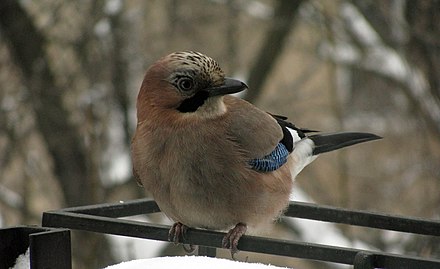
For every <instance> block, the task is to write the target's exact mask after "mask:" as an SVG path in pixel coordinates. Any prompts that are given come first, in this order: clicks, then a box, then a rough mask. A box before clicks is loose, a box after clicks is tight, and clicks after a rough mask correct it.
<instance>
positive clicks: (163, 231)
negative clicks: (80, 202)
mask: <svg viewBox="0 0 440 269" xmlns="http://www.w3.org/2000/svg"><path fill="white" fill-rule="evenodd" d="M43 225H44V226H47V227H63V228H70V229H79V230H85V231H91V232H98V233H106V234H115V235H124V236H131V237H140V238H147V239H153V240H161V241H168V231H169V229H170V227H169V226H165V225H158V224H150V223H145V222H138V221H132V220H121V219H112V218H108V217H101V216H92V215H87V214H78V213H72V212H49V213H44V214H43ZM224 235H225V234H224V233H220V232H214V231H207V230H201V229H189V230H188V231H187V232H186V234H185V240H184V241H183V242H182V243H185V244H193V245H199V246H210V247H215V248H221V242H222V239H223V237H224ZM238 248H239V249H240V250H243V251H253V252H260V253H266V254H273V255H282V256H290V257H296V258H304V259H315V260H321V261H331V262H336V263H344V264H353V260H354V257H355V256H356V253H357V252H358V250H351V249H346V248H339V247H330V246H324V245H317V244H310V243H301V242H293V241H285V240H275V239H269V238H263V237H254V236H243V237H242V238H241V239H240V242H239V245H238Z"/></svg>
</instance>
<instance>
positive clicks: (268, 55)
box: [244, 0, 303, 102]
mask: <svg viewBox="0 0 440 269" xmlns="http://www.w3.org/2000/svg"><path fill="white" fill-rule="evenodd" d="M302 2H303V0H296V1H293V0H279V1H278V6H277V7H276V9H275V12H274V14H273V21H272V25H271V26H270V28H269V29H268V31H267V34H266V39H265V40H264V42H263V45H262V46H261V49H260V52H259V54H258V55H259V56H258V58H257V60H256V61H255V63H254V65H253V67H252V68H251V71H250V74H249V79H248V84H249V85H248V86H249V89H250V90H249V91H247V92H246V95H245V96H244V99H246V100H248V101H251V102H252V101H255V100H256V99H257V98H258V96H259V95H260V93H261V91H262V89H263V85H264V83H265V81H266V78H267V77H268V75H269V72H270V71H271V70H272V67H273V66H274V64H275V63H276V61H277V59H278V57H279V56H280V55H281V53H282V51H283V47H284V43H285V41H286V39H287V37H288V35H289V33H290V30H291V29H292V23H293V21H294V19H295V17H296V14H298V9H299V7H300V5H301V3H302Z"/></svg>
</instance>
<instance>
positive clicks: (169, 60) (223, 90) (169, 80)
mask: <svg viewBox="0 0 440 269" xmlns="http://www.w3.org/2000/svg"><path fill="white" fill-rule="evenodd" d="M246 88H247V86H246V84H244V83H243V82H241V81H238V80H235V79H231V78H226V77H225V75H224V73H223V71H222V70H221V68H220V66H219V65H218V63H217V62H216V61H215V60H213V59H212V58H210V57H208V56H206V55H203V54H201V53H198V52H192V51H185V52H175V53H172V54H169V55H167V56H165V57H163V58H162V59H160V60H158V61H157V62H155V63H154V64H153V65H152V66H151V67H150V68H149V69H148V70H147V73H146V74H145V77H144V81H143V82H142V86H141V89H140V92H139V96H138V117H139V113H140V112H141V111H142V110H144V109H146V108H145V107H143V106H148V107H149V108H159V109H167V110H169V109H171V110H175V111H178V112H179V113H192V112H197V113H199V114H201V115H206V116H210V115H211V116H212V115H218V114H221V113H224V112H225V111H223V110H225V107H224V103H223V100H222V96H224V95H226V94H230V93H236V92H240V91H242V90H244V89H246ZM140 110H141V111H140Z"/></svg>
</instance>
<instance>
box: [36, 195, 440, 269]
mask: <svg viewBox="0 0 440 269" xmlns="http://www.w3.org/2000/svg"><path fill="white" fill-rule="evenodd" d="M156 212H160V209H159V207H158V206H157V204H156V202H154V201H152V200H146V199H140V200H134V201H128V202H121V203H115V204H100V205H91V206H82V207H75V208H67V209H61V210H56V211H50V212H45V213H44V214H43V226H45V227H62V228H70V229H76V230H83V231H91V232H98V233H106V234H114V235H122V236H131V237H138V238H147V239H153V240H161V241H168V231H169V229H170V227H169V226H166V225H160V224H154V223H147V222H140V221H134V220H127V219H120V218H122V217H129V216H135V215H143V214H151V213H156ZM285 217H295V218H304V219H312V220H318V221H325V222H333V223H344V224H349V225H355V226H363V227H371V228H377V229H385V230H392V231H400V232H407V233H413V234H421V235H431V236H440V221H438V220H427V219H421V218H408V217H401V216H393V215H388V214H379V213H372V212H366V211H359V210H347V209H341V208H336V207H329V206H319V205H315V204H309V203H300V202H291V203H290V205H289V207H288V209H287V211H286V212H285ZM223 236H224V233H221V232H215V231H208V230H202V229H189V230H188V232H187V233H186V235H185V239H184V242H183V243H185V244H192V245H198V246H199V252H198V255H204V256H211V257H214V256H215V255H216V248H221V242H222V238H223ZM238 248H239V250H242V251H251V252H259V253H266V254H272V255H282V256H288V257H295V258H303V259H310V260H317V261H324V262H332V263H340V264H348V265H353V266H354V269H367V268H368V269H371V268H399V269H402V268H417V269H424V268H426V269H433V268H440V260H438V259H431V258H421V257H413V256H406V255H396V254H391V253H387V252H381V251H367V250H362V249H354V248H344V247H335V246H328V245H321V244H314V243H306V242H298V241H288V240H278V239H271V238H266V237H257V236H247V235H245V236H243V237H242V238H241V239H240V242H239V245H238Z"/></svg>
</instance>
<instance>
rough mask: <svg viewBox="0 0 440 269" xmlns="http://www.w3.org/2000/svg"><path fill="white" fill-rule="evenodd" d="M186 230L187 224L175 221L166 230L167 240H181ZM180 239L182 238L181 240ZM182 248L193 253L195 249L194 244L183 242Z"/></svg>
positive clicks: (177, 242) (175, 241) (174, 241)
mask: <svg viewBox="0 0 440 269" xmlns="http://www.w3.org/2000/svg"><path fill="white" fill-rule="evenodd" d="M187 230H188V226H186V225H184V224H182V223H180V222H176V223H174V224H173V226H171V229H170V231H169V232H168V241H170V242H173V243H174V244H176V245H177V244H179V243H180V242H181V241H182V240H185V234H186V231H187ZM181 239H182V240H181ZM183 250H185V252H186V253H188V254H189V253H193V252H194V251H195V250H196V246H194V245H192V244H183Z"/></svg>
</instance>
